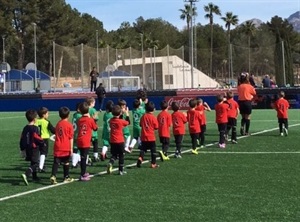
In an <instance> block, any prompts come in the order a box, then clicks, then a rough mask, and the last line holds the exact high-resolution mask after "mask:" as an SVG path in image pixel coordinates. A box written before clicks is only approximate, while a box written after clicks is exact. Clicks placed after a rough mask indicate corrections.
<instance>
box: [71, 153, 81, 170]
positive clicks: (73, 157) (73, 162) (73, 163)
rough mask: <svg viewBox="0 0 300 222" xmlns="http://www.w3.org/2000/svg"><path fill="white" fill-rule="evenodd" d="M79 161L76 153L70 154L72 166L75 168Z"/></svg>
mask: <svg viewBox="0 0 300 222" xmlns="http://www.w3.org/2000/svg"><path fill="white" fill-rule="evenodd" d="M79 160H80V155H79V154H78V153H73V154H72V166H73V167H75V166H76V165H77V164H78V162H79Z"/></svg>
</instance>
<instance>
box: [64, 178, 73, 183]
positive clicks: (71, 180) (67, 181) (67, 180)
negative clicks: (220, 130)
mask: <svg viewBox="0 0 300 222" xmlns="http://www.w3.org/2000/svg"><path fill="white" fill-rule="evenodd" d="M73 181H74V179H73V178H70V177H67V178H65V179H64V183H70V182H73Z"/></svg>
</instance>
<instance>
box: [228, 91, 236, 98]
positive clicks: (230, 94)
mask: <svg viewBox="0 0 300 222" xmlns="http://www.w3.org/2000/svg"><path fill="white" fill-rule="evenodd" d="M233 96H234V94H233V92H232V91H228V92H226V97H227V99H231V98H233Z"/></svg>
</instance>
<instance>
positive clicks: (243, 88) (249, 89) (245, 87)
mask: <svg viewBox="0 0 300 222" xmlns="http://www.w3.org/2000/svg"><path fill="white" fill-rule="evenodd" d="M237 91H238V97H239V98H238V100H239V101H247V100H248V101H249V100H252V99H253V97H254V96H255V95H256V91H255V88H254V87H253V86H252V85H250V84H248V83H242V84H240V85H239V86H238V87H237Z"/></svg>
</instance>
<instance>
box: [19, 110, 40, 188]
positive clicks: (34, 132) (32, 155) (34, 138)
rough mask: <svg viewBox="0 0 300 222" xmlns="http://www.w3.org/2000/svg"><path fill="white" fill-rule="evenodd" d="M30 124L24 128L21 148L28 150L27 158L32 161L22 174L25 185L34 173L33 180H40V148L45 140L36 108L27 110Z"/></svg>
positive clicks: (26, 114)
mask: <svg viewBox="0 0 300 222" xmlns="http://www.w3.org/2000/svg"><path fill="white" fill-rule="evenodd" d="M25 116H26V119H27V121H28V124H27V125H26V126H25V127H24V128H23V131H22V134H21V139H20V149H21V151H25V152H26V160H27V161H30V166H29V168H28V169H27V170H26V171H25V173H24V174H22V175H21V176H22V179H23V181H24V183H25V185H27V186H28V177H29V176H31V175H32V180H33V181H38V180H39V178H38V177H37V169H38V167H39V155H40V152H39V148H40V147H43V146H44V145H45V144H44V140H43V139H42V137H40V132H39V128H38V127H37V126H36V125H35V121H36V117H37V112H36V111H35V110H32V109H30V110H27V111H26V113H25Z"/></svg>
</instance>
